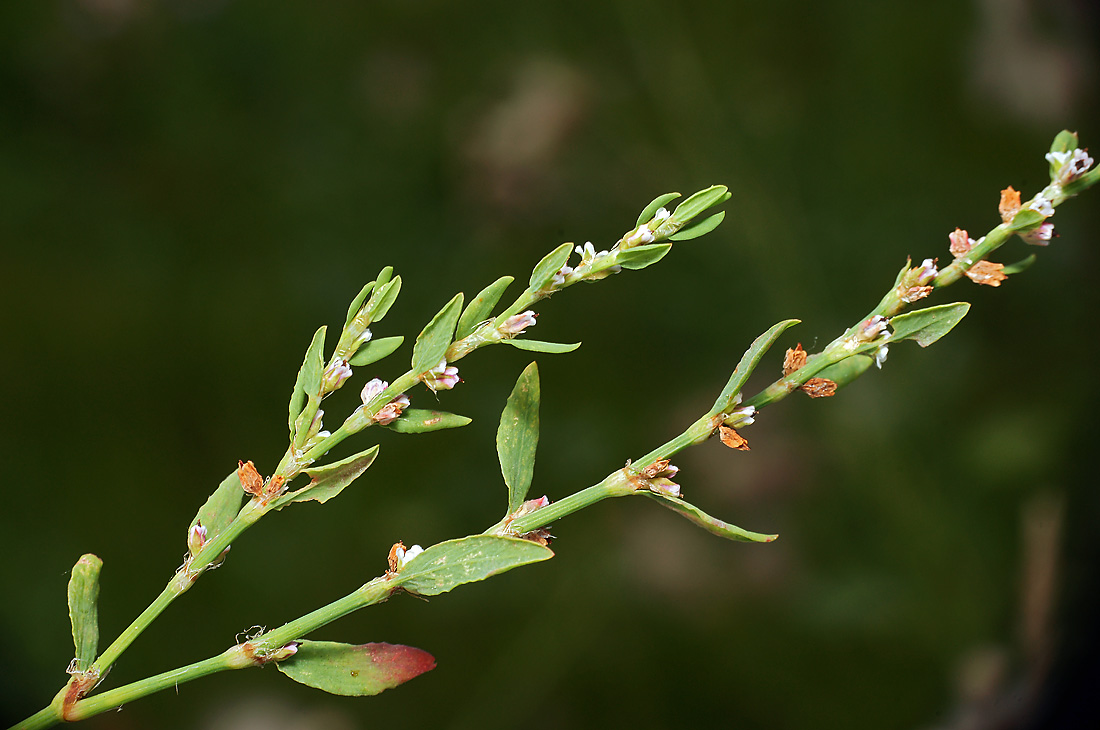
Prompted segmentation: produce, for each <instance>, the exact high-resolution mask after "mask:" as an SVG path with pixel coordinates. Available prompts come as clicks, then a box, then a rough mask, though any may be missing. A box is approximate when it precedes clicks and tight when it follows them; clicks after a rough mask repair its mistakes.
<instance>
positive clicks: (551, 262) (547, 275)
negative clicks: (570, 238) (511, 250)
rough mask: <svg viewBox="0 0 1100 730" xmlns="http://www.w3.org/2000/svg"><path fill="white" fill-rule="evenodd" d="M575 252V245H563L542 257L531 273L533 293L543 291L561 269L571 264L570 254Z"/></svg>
mask: <svg viewBox="0 0 1100 730" xmlns="http://www.w3.org/2000/svg"><path fill="white" fill-rule="evenodd" d="M572 252H573V244H571V243H563V244H562V245H560V246H558V247H557V248H555V249H554V250H553V251H551V252H550V253H548V254H546V255H545V256H543V257H542V261H539V262H538V264H537V265H536V266H535V269H534V271H532V272H531V286H530V289H531V291H542V290H543V289H546V288H547V287H548V286H549V285H550V282H551V281H553V280H554V274H556V273H558V272H559V271H561V267H563V266H565V264H566V263H568V262H569V254H571V253H572Z"/></svg>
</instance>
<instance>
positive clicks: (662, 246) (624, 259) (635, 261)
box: [615, 243, 672, 271]
mask: <svg viewBox="0 0 1100 730" xmlns="http://www.w3.org/2000/svg"><path fill="white" fill-rule="evenodd" d="M671 250H672V244H671V243H651V244H649V245H648V246H637V247H636V248H628V249H626V250H625V251H619V252H618V253H617V254H616V255H615V263H617V264H619V266H622V267H623V268H624V269H630V270H632V271H637V270H638V269H644V268H645V267H647V266H651V265H653V264H655V263H657V262H658V261H660V260H661V259H663V258H664V257H665V254H667V253H668V252H669V251H671Z"/></svg>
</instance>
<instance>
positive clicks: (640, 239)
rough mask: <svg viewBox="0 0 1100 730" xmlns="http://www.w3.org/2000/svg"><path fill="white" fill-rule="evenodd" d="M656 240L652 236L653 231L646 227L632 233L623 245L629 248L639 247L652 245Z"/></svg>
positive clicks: (655, 237)
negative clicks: (627, 245) (625, 244)
mask: <svg viewBox="0 0 1100 730" xmlns="http://www.w3.org/2000/svg"><path fill="white" fill-rule="evenodd" d="M655 240H657V236H655V235H654V234H653V231H651V230H649V227H648V226H642V227H640V228H638V229H637V230H636V231H634V233H633V234H631V235H630V237H629V238H627V239H626V241H625V242H624V243H627V244H629V245H630V246H641V245H643V244H646V243H653V242H654V241H655Z"/></svg>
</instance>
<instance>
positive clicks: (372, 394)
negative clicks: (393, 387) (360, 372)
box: [359, 378, 390, 406]
mask: <svg viewBox="0 0 1100 730" xmlns="http://www.w3.org/2000/svg"><path fill="white" fill-rule="evenodd" d="M388 387H390V384H389V383H387V382H386V381H385V380H381V379H379V378H374V379H373V380H371V381H370V382H368V383H367V384H366V385H364V386H363V390H362V392H361V393H360V394H359V397H360V398H362V399H363V405H365V406H366V405H370V402H371V401H372V400H374V399H375V398H377V397H378V396H380V395H381V394H382V391H383V390H385V389H386V388H388Z"/></svg>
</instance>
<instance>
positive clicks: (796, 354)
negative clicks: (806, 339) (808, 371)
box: [783, 342, 806, 377]
mask: <svg viewBox="0 0 1100 730" xmlns="http://www.w3.org/2000/svg"><path fill="white" fill-rule="evenodd" d="M805 364H806V351H805V350H803V349H802V343H801V342H799V343H798V344H797V345H795V346H794V347H793V348H790V349H788V350H787V354H786V355H785V356H784V357H783V376H784V377H786V376H787V375H790V374H791V373H793V372H794V371H796V370H798V369H799V368H801V367H802V366H803V365H805Z"/></svg>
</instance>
